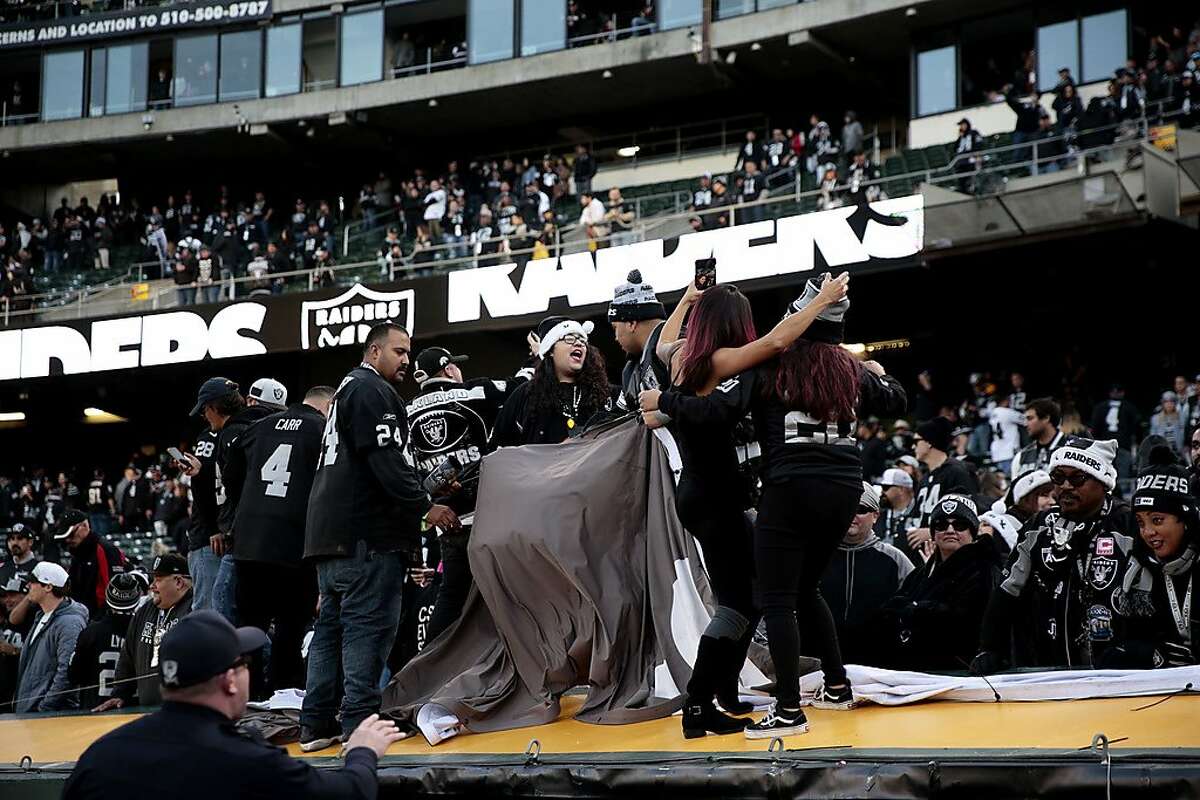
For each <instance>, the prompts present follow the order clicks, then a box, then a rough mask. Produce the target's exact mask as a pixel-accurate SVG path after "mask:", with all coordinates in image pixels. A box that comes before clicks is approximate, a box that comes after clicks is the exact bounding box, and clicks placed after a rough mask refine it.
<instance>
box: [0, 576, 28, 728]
mask: <svg viewBox="0 0 1200 800" xmlns="http://www.w3.org/2000/svg"><path fill="white" fill-rule="evenodd" d="M30 574H31V575H32V573H30ZM27 584H28V581H23V580H21V579H20V578H18V577H16V576H15V575H14V576H12V577H11V578H9V579H8V580H7V581H5V582H4V583H0V602H3V604H4V605H3V607H2V608H0V712H5V711H11V710H12V701H13V698H14V697H15V695H16V692H17V668H18V666H19V665H20V661H21V648H22V647H24V646H25V639H26V637H28V636H29V631H30V629H31V628H32V627H33V614H32V613H26V614H25V615H24V617H23V618H22V619H19V620H14V619H13V611H14V610H15V609H16V608H17V607H18V606H24V607H27V606H28V605H29V603H28V601H27V600H26V596H25V588H26V586H27Z"/></svg>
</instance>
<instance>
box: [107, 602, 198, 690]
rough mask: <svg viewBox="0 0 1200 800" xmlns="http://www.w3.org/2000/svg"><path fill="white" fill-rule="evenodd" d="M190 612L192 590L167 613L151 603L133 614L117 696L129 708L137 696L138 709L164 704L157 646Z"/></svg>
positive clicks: (119, 670) (119, 665)
mask: <svg viewBox="0 0 1200 800" xmlns="http://www.w3.org/2000/svg"><path fill="white" fill-rule="evenodd" d="M191 612H192V593H191V591H189V592H188V593H187V594H186V595H184V596H183V597H182V598H180V600H179V602H178V603H176V604H175V605H173V606H171V607H170V608H169V609H167V610H166V611H162V610H160V609H159V608H158V606H156V605H154V603H152V602H148V603H143V604H142V605H141V606H139V607H138V609H137V610H136V611H135V612H133V619H132V620H131V621H130V623H129V629H128V630H127V631H126V632H125V641H124V642H123V643H122V644H121V655H120V658H119V659H118V660H117V674H116V685H115V686H114V688H113V696H114V697H119V698H121V699H122V700H124V701H125V705H127V706H128V705H132V704H133V702H134V698H135V697H136V698H137V705H139V706H156V705H158V704H159V703H161V702H162V684H161V682H160V681H159V679H158V663H157V661H156V660H155V656H156V654H157V652H158V646H159V644H161V643H162V637H163V636H165V635H166V633H167V631H169V630H171V628H174V627H175V626H176V625H177V624H178V623H179V620H181V619H183V618H184V617H186V616H187V615H188V614H190V613H191ZM134 679H136V680H134Z"/></svg>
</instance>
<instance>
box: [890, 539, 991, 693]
mask: <svg viewBox="0 0 1200 800" xmlns="http://www.w3.org/2000/svg"><path fill="white" fill-rule="evenodd" d="M999 568H1000V563H999V557H998V556H997V554H996V547H995V545H994V544H993V543H992V542H991V537H989V536H981V537H979V539H978V540H977V541H974V542H971V543H970V544H966V545H963V546H962V547H960V548H959V549H958V550H957V551H955V552H954V553H953V554H951V556H950V557H949V558H948V559H946V560H945V561H942V559H941V556H940V555H939V554H937V553H935V554H934V556H933V557H932V558H930V559H929V561H927V562H925V564H924V565H923V566H922V567H921V569H918V570H916V571H915V572H913V573H912V574H911V575H909V576H908V578H907V579H906V580H905V581H904V585H903V586H901V587H900V591H899V592H897V593H896V596H895V597H893V598H892V599H891V600H889V601H888V602H887V603H886V604H885V605H884V608H883V614H882V615H881V623H880V625H879V628H877V633H878V634H879V636H880V638H881V639H883V641H881V642H880V645H881V649H882V650H883V651H884V652H885V653H886V660H885V661H882V662H880V666H886V667H890V668H892V669H906V670H919V671H925V672H930V671H957V670H962V669H966V665H967V664H969V663H970V662H971V658H972V657H973V656H974V655H975V652H976V644H977V639H978V634H979V624H980V621H981V620H982V619H983V612H984V609H985V608H987V604H988V599H989V597H990V596H991V593H992V587H993V586H994V585H995V582H996V579H997V577H998V573H999Z"/></svg>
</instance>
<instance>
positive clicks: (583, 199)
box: [579, 191, 608, 250]
mask: <svg viewBox="0 0 1200 800" xmlns="http://www.w3.org/2000/svg"><path fill="white" fill-rule="evenodd" d="M579 205H580V206H582V207H583V212H582V213H581V214H580V215H579V224H580V225H583V226H584V227H585V228H586V229H587V235H588V240H589V244H590V245H593V246H592V247H591V248H590V249H593V250H599V249H600V248H601V247H604V246H605V244H607V242H605V241H603V240H604V239H607V238H608V226H607V225H605V224H604V214H605V210H604V203H602V202H601V201H600V198H598V197H596V196H595V195H593V194H592V193H591V192H590V191H589V192H581V193H580V195H579Z"/></svg>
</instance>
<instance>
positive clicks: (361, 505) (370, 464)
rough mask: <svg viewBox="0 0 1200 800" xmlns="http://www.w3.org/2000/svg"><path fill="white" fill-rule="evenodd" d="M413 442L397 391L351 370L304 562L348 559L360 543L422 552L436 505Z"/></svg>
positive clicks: (333, 412)
mask: <svg viewBox="0 0 1200 800" xmlns="http://www.w3.org/2000/svg"><path fill="white" fill-rule="evenodd" d="M407 436H408V416H407V414H406V413H405V410H404V403H403V401H402V400H401V399H400V396H399V395H398V394H396V390H395V388H393V387H392V385H391V384H390V383H388V382H387V381H386V380H384V379H383V377H382V376H381V375H380V374H379V373H378V372H376V371H375V369H374V368H372V367H370V366H369V365H367V364H362V365H360V366H358V367H355V368H354V369H352V370H350V373H349V374H348V375H347V376H346V377H345V378H344V379H343V380H342V383H341V385H340V386H339V387H338V390H337V392H336V393H335V394H334V396H333V403H332V404H331V405H330V407H329V419H328V420H327V421H326V423H325V433H324V437H323V439H322V445H321V458H320V460H319V461H318V463H317V474H316V477H315V478H314V479H313V488H312V494H311V495H310V497H309V503H308V519H307V524H306V526H305V535H304V557H305V558H324V557H329V556H346V555H348V554H350V553H352V552H353V550H354V547H355V544H356V543H357V542H358V541H359V540H363V541H365V542H366V543H367V545H368V547H370V548H372V549H374V550H380V551H391V550H407V551H412V550H414V549H416V547H417V546H418V533H419V531H420V524H421V519H422V518H423V517H424V516H425V514H426V512H428V511H429V509H430V506H432V503H431V502H430V500H429V496H428V495H427V494H426V493H425V491H424V489H422V488H421V483H420V481H419V480H418V479H417V473H416V470H414V469H413V466H412V463H411V460H410V456H409V453H408V441H407V438H406V437H407Z"/></svg>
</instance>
